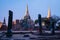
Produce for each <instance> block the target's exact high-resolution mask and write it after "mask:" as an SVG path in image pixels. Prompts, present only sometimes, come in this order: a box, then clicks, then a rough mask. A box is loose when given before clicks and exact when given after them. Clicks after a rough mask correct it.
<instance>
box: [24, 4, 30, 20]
mask: <svg viewBox="0 0 60 40" xmlns="http://www.w3.org/2000/svg"><path fill="white" fill-rule="evenodd" d="M24 19H30V15H29V11H28V4H27V6H26V11H25V16H24Z"/></svg>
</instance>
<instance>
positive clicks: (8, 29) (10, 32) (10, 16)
mask: <svg viewBox="0 0 60 40" xmlns="http://www.w3.org/2000/svg"><path fill="white" fill-rule="evenodd" d="M8 17H9V18H8V28H7V33H6V36H7V37H11V36H12V31H11V29H12V19H13V12H12V11H11V10H9V16H8Z"/></svg>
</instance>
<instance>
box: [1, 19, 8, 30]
mask: <svg viewBox="0 0 60 40" xmlns="http://www.w3.org/2000/svg"><path fill="white" fill-rule="evenodd" d="M6 30H7V25H6V21H5V18H4V21H3V23H2V25H1V28H0V31H6Z"/></svg>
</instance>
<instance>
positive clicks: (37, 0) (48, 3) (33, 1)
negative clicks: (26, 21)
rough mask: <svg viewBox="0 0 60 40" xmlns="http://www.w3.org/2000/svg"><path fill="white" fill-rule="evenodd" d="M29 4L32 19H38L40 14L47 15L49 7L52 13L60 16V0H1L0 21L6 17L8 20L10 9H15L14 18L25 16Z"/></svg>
mask: <svg viewBox="0 0 60 40" xmlns="http://www.w3.org/2000/svg"><path fill="white" fill-rule="evenodd" d="M27 4H28V9H29V14H30V16H31V19H32V20H35V19H37V18H38V14H41V15H42V17H46V16H47V13H48V7H50V8H51V15H57V16H60V0H0V21H2V22H3V19H4V17H5V18H6V21H7V20H8V11H9V10H12V11H13V20H16V19H22V18H24V15H25V10H26V5H27Z"/></svg>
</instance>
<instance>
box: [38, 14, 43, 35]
mask: <svg viewBox="0 0 60 40" xmlns="http://www.w3.org/2000/svg"><path fill="white" fill-rule="evenodd" d="M38 22H39V32H40V34H42V25H41V15H40V14H39V15H38Z"/></svg>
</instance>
